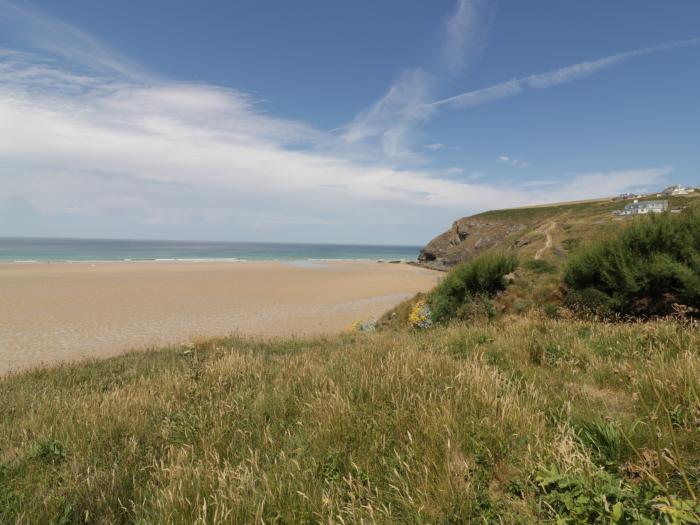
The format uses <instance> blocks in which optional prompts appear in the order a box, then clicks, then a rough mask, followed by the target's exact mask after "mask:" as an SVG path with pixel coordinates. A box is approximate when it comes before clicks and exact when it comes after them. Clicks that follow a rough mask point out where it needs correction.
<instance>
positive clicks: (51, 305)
mask: <svg viewBox="0 0 700 525" xmlns="http://www.w3.org/2000/svg"><path fill="white" fill-rule="evenodd" d="M438 277H439V274H438V273H437V272H433V271H430V270H424V269H421V268H416V267H413V266H409V265H405V264H387V263H385V264H380V263H376V262H345V261H344V262H323V263H317V264H316V263H299V264H294V263H289V264H286V263H277V262H246V263H233V262H221V263H216V262H201V263H182V262H172V263H170V262H167V263H161V262H137V263H130V262H119V263H36V264H0V297H1V299H2V300H0V374H2V373H6V372H8V371H10V370H21V369H26V368H30V367H33V366H37V365H40V364H50V363H56V362H60V361H73V360H77V359H83V358H99V357H107V356H112V355H116V354H118V353H120V352H124V351H126V350H130V349H140V348H147V347H152V346H156V345H163V344H169V343H177V342H184V341H187V340H189V339H191V338H193V337H200V336H205V337H206V336H224V335H228V334H232V333H240V334H251V335H263V336H279V335H315V334H326V333H336V332H339V331H341V330H343V329H344V328H346V327H347V326H349V325H350V324H351V323H353V322H354V321H356V320H358V319H370V318H377V317H379V316H380V315H381V314H382V313H384V312H385V311H386V310H388V309H389V308H391V307H392V306H394V305H396V304H397V303H399V302H400V301H402V300H403V299H405V298H406V297H409V296H411V295H413V294H415V293H416V292H418V291H424V290H427V289H429V288H431V287H432V286H433V285H434V284H435V283H436V282H437V279H438Z"/></svg>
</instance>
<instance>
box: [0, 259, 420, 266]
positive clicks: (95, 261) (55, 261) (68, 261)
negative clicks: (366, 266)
mask: <svg viewBox="0 0 700 525" xmlns="http://www.w3.org/2000/svg"><path fill="white" fill-rule="evenodd" d="M305 261H310V262H375V263H380V264H381V263H387V264H392V263H401V264H412V263H416V261H415V260H414V259H400V258H397V259H374V258H371V257H367V258H344V259H343V258H323V257H306V258H297V259H240V258H237V257H165V258H155V259H18V260H2V259H0V266H2V265H11V264H81V263H85V264H102V263H107V264H119V263H170V262H175V263H219V262H220V263H267V262H269V263H280V264H285V263H298V262H305Z"/></svg>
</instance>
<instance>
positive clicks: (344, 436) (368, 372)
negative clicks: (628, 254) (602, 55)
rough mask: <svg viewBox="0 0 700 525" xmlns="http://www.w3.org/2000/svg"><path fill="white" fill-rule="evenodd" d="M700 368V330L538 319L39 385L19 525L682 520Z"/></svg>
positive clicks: (12, 386)
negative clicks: (557, 519)
mask: <svg viewBox="0 0 700 525" xmlns="http://www.w3.org/2000/svg"><path fill="white" fill-rule="evenodd" d="M699 378H700V332H699V331H698V329H697V326H688V325H679V324H676V323H673V322H652V323H647V324H618V325H613V324H604V323H589V322H584V321H570V320H552V319H547V318H544V317H539V316H537V315H534V314H530V315H528V316H522V317H515V316H514V317H505V318H503V319H500V320H498V321H496V322H491V323H489V322H486V321H484V322H476V323H471V324H470V325H469V326H467V325H461V324H454V325H449V326H444V327H436V328H433V329H430V330H426V331H424V332H410V331H398V332H396V331H387V332H379V333H374V334H352V335H341V336H337V337H333V338H323V339H312V340H280V341H272V342H261V341H256V340H247V339H235V338H234V339H224V340H214V341H202V342H198V343H195V344H194V345H190V346H189V347H174V348H170V349H163V350H158V351H151V352H145V353H132V354H128V355H125V356H122V357H118V358H114V359H110V360H106V361H100V362H94V363H85V364H77V365H72V366H65V367H59V368H52V369H46V370H38V371H33V372H30V373H23V374H20V375H15V376H10V377H6V378H2V379H0V399H2V402H1V403H0V523H56V524H58V523H62V524H67V523H84V522H87V523H181V524H193V523H221V522H227V523H263V522H264V523H275V522H277V523H318V522H323V523H362V522H364V523H395V522H405V523H538V522H544V521H548V520H552V522H553V521H554V519H556V517H557V516H559V517H560V519H561V520H562V521H561V523H581V522H586V521H590V522H594V521H600V522H608V523H613V522H617V523H632V522H635V521H634V520H635V519H637V518H638V519H639V520H640V521H638V522H644V521H641V520H642V519H650V520H654V521H659V522H662V523H663V522H668V523H671V517H672V516H681V518H683V515H682V514H683V512H685V513H686V514H685V518H683V519H690V518H692V512H693V511H692V509H691V507H692V506H693V505H694V503H693V501H695V502H697V495H698V493H700V487H699V483H698V475H699V472H698V467H699V466H700V447H699V446H698V443H700V413H699V412H698V411H699V410H700V385H699ZM669 495H673V496H675V497H678V498H680V499H682V500H684V502H681V503H676V504H674V503H673V501H676V500H672V499H670V498H669V497H668V496H669ZM669 509H670V510H669ZM683 509H686V510H683ZM688 509H691V510H688ZM635 516H636V517H637V518H635ZM669 516H671V517H669ZM688 516H690V518H688ZM679 519H680V518H679ZM615 520H617V521H615ZM652 522H653V521H647V522H646V523H652ZM676 523H693V522H692V521H676Z"/></svg>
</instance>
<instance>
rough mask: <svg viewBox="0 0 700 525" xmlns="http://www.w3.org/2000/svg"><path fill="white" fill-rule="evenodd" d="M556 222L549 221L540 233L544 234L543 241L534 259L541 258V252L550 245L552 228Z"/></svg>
mask: <svg viewBox="0 0 700 525" xmlns="http://www.w3.org/2000/svg"><path fill="white" fill-rule="evenodd" d="M556 226H557V223H556V222H550V223H549V224H548V225H547V227H546V228H545V229H544V231H543V232H542V233H544V234H545V243H544V246H543V247H542V248H540V249H539V250H537V253H535V260H538V259H541V258H542V254H543V253H544V252H546V251H547V250H549V249H550V248H551V247H552V230H553V229H554V228H556Z"/></svg>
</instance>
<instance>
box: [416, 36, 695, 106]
mask: <svg viewBox="0 0 700 525" xmlns="http://www.w3.org/2000/svg"><path fill="white" fill-rule="evenodd" d="M698 44H700V38H695V39H691V40H681V41H678V42H671V43H667V44H662V45H659V46H654V47H647V48H644V49H636V50H633V51H627V52H624V53H618V54H615V55H610V56H607V57H604V58H600V59H598V60H593V61H590V62H580V63H578V64H573V65H570V66H565V67H561V68H558V69H553V70H551V71H547V72H545V73H538V74H534V75H529V76H527V77H523V78H518V79H514V80H508V81H506V82H501V83H500V84H496V85H493V86H490V87H487V88H483V89H477V90H474V91H467V92H465V93H461V94H459V95H455V96H452V97H447V98H443V99H441V100H436V101H434V102H431V103H430V104H429V105H430V107H433V108H436V107H440V106H451V107H456V108H465V107H471V106H478V105H481V104H484V103H486V102H491V101H493V100H498V99H503V98H508V97H512V96H515V95H518V94H520V93H522V92H524V91H526V90H527V89H528V88H529V89H546V88H550V87H554V86H559V85H561V84H565V83H567V82H573V81H575V80H579V79H582V78H585V77H588V76H590V75H593V74H594V73H597V72H598V71H601V70H603V69H606V68H609V67H612V66H614V65H617V64H619V63H621V62H624V61H625V60H629V59H631V58H635V57H640V56H644V55H649V54H652V53H658V52H661V51H666V50H669V49H674V48H679V47H687V46H696V45H698Z"/></svg>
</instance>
